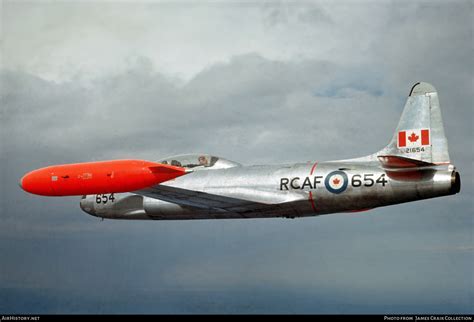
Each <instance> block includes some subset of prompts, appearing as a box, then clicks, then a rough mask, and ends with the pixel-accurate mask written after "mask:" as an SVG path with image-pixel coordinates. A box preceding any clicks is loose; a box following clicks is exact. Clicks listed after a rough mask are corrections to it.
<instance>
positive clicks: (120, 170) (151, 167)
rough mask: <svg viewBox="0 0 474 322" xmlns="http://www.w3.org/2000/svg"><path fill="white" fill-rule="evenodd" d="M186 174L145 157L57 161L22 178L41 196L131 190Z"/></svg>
mask: <svg viewBox="0 0 474 322" xmlns="http://www.w3.org/2000/svg"><path fill="white" fill-rule="evenodd" d="M184 174H186V171H185V169H184V168H181V167H175V166H171V165H166V164H160V163H155V162H150V161H144V160H113V161H100V162H86V163H75V164H63V165H54V166H50V167H46V168H41V169H38V170H34V171H31V172H29V173H27V174H26V175H25V176H23V178H21V181H20V186H21V188H22V189H23V190H25V191H27V192H29V193H33V194H36V195H42V196H75V195H92V194H103V193H118V192H129V191H134V190H139V189H143V188H146V187H149V186H152V185H156V184H159V183H161V182H164V181H168V180H171V179H174V178H177V177H179V176H182V175H184Z"/></svg>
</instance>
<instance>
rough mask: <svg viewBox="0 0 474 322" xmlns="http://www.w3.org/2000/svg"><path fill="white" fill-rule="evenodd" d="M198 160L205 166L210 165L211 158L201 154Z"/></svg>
mask: <svg viewBox="0 0 474 322" xmlns="http://www.w3.org/2000/svg"><path fill="white" fill-rule="evenodd" d="M198 161H199V165H202V166H205V167H207V166H209V160H208V159H207V158H206V156H204V155H200V156H199V158H198Z"/></svg>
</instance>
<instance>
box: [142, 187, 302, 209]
mask: <svg viewBox="0 0 474 322" xmlns="http://www.w3.org/2000/svg"><path fill="white" fill-rule="evenodd" d="M134 193H136V194H139V195H142V196H146V197H150V198H155V199H159V200H163V201H167V202H171V203H175V204H178V205H181V206H187V207H194V208H200V209H212V210H216V211H221V212H230V213H238V214H244V213H247V212H263V211H265V210H270V209H275V208H278V207H279V206H280V204H283V203H286V202H290V201H294V200H300V199H301V198H302V197H301V196H300V195H297V194H295V195H288V194H286V195H285V196H278V195H275V194H274V193H269V192H261V194H262V200H265V201H266V202H267V201H270V199H271V200H272V203H264V202H256V201H251V200H246V199H240V198H234V197H227V196H223V195H217V194H212V193H207V192H202V191H196V190H188V189H182V188H176V187H171V186H166V185H156V186H154V187H150V188H147V189H143V190H139V191H134ZM249 193H250V192H249ZM252 193H253V195H255V191H254V190H252ZM240 195H243V193H242V191H241V192H240Z"/></svg>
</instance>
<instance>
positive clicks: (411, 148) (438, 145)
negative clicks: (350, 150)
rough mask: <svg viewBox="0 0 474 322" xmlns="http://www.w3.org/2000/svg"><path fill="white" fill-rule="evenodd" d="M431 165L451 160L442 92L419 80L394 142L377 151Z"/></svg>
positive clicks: (404, 111) (380, 155) (383, 155)
mask: <svg viewBox="0 0 474 322" xmlns="http://www.w3.org/2000/svg"><path fill="white" fill-rule="evenodd" d="M376 155H377V156H378V157H379V159H380V157H385V156H389V157H392V156H393V157H401V158H404V159H411V160H415V161H421V162H424V163H431V164H443V163H449V162H450V160H449V153H448V140H447V139H446V136H445V135H444V129H443V120H442V118H441V111H440V107H439V101H438V93H437V92H436V89H435V88H434V87H433V85H431V84H428V83H422V82H421V83H416V84H415V85H414V86H413V87H412V89H411V91H410V94H409V96H408V99H407V102H406V104H405V109H404V110H403V113H402V117H401V118H400V122H399V123H398V126H397V129H396V131H395V134H394V135H393V138H392V140H391V141H390V143H389V144H388V145H387V146H386V147H385V148H384V149H382V150H381V151H379V152H378V153H377V154H376Z"/></svg>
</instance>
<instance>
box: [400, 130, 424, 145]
mask: <svg viewBox="0 0 474 322" xmlns="http://www.w3.org/2000/svg"><path fill="white" fill-rule="evenodd" d="M427 145H430V130H429V129H416V130H403V131H399V132H398V139H397V146H398V147H399V148H416V147H421V146H427Z"/></svg>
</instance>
